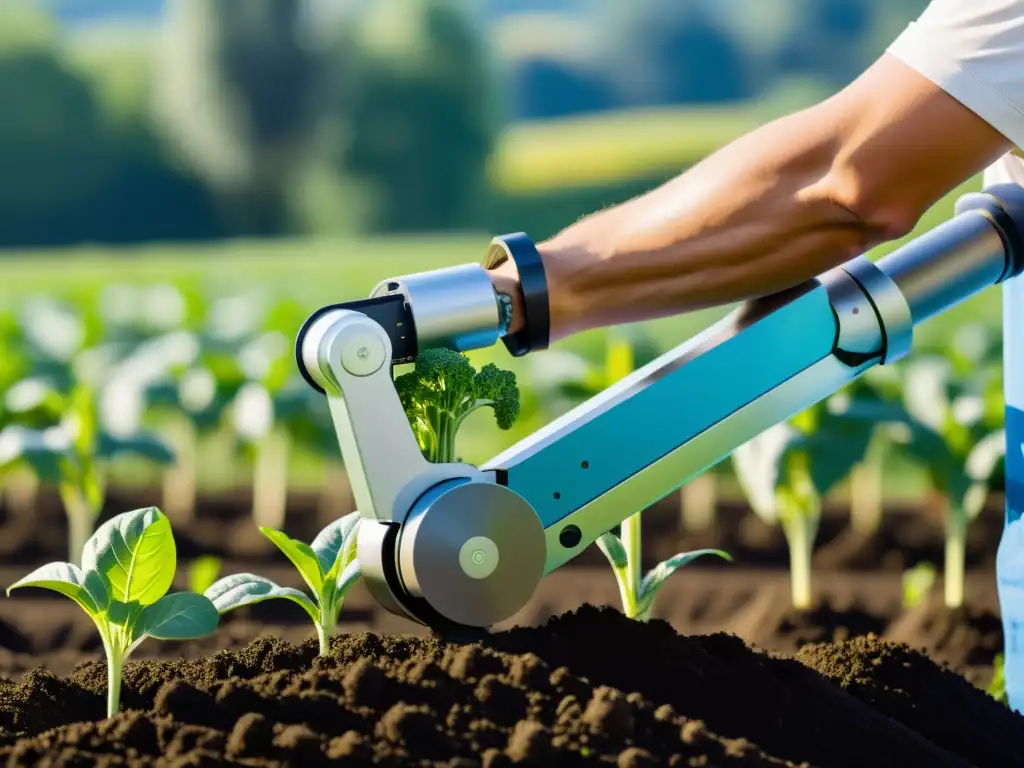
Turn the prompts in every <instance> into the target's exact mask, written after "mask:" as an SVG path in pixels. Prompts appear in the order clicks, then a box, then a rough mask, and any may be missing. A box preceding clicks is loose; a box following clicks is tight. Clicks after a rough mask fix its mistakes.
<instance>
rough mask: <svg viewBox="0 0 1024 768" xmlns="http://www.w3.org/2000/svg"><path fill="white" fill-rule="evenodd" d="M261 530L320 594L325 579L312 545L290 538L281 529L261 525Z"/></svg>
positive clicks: (311, 587)
mask: <svg viewBox="0 0 1024 768" xmlns="http://www.w3.org/2000/svg"><path fill="white" fill-rule="evenodd" d="M260 531H261V532H262V533H263V535H264V536H266V537H267V538H268V539H270V540H271V541H272V542H273V543H274V545H275V546H276V547H277V548H278V549H280V550H281V551H282V552H283V553H284V554H285V557H287V558H288V559H289V560H291V561H292V565H294V566H295V567H296V568H297V569H298V571H299V573H300V574H301V575H302V578H303V579H304V580H305V582H306V584H308V585H309V588H310V589H311V590H313V594H316V595H319V594H320V593H321V592H322V591H323V584H324V580H323V576H321V575H320V561H319V560H318V559H317V556H316V553H315V552H314V551H313V550H312V549H311V548H310V546H309V545H308V544H304V543H303V542H301V541H298V540H297V539H292V538H290V537H289V536H288V535H287V534H285V533H282V532H281V531H275V530H273V529H271V528H264V527H263V526H260Z"/></svg>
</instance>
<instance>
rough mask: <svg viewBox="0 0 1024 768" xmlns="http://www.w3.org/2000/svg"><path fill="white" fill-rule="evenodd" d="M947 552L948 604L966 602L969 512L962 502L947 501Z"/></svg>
mask: <svg viewBox="0 0 1024 768" xmlns="http://www.w3.org/2000/svg"><path fill="white" fill-rule="evenodd" d="M945 512H946V553H945V564H944V569H945V574H944V579H943V581H944V590H945V598H946V606H947V607H948V608H959V607H961V606H962V605H963V604H964V580H965V570H966V560H967V514H966V513H965V511H964V508H963V506H962V505H960V504H952V503H950V502H949V501H948V500H947V501H946V510H945Z"/></svg>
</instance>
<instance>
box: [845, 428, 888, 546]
mask: <svg viewBox="0 0 1024 768" xmlns="http://www.w3.org/2000/svg"><path fill="white" fill-rule="evenodd" d="M884 466H885V445H884V443H883V442H882V441H881V440H876V441H875V443H874V444H873V445H872V446H871V448H869V450H868V455H867V456H866V457H865V459H864V461H863V462H861V463H860V464H858V465H857V466H856V467H854V469H853V472H852V473H851V477H850V527H851V528H852V529H853V530H854V532H855V533H858V534H860V535H861V536H869V535H871V534H872V533H874V532H875V531H876V530H877V529H878V526H879V524H880V523H881V520H882V503H883V499H882V479H883V475H884Z"/></svg>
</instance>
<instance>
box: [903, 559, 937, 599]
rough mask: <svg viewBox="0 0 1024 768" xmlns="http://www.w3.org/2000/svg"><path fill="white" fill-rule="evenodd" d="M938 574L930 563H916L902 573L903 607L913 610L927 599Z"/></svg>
mask: <svg viewBox="0 0 1024 768" xmlns="http://www.w3.org/2000/svg"><path fill="white" fill-rule="evenodd" d="M937 576H938V573H937V572H936V570H935V566H934V565H932V564H931V563H918V564H917V565H915V566H914V567H913V568H908V569H907V570H906V571H904V573H903V578H902V585H903V607H904V608H905V609H906V610H908V611H909V610H913V609H914V608H916V607H917V606H919V605H920V604H921V603H923V602H924V599H925V598H926V597H928V593H929V592H931V591H932V587H933V586H934V584H935V579H936V578H937Z"/></svg>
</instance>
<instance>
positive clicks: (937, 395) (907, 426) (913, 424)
mask: <svg viewBox="0 0 1024 768" xmlns="http://www.w3.org/2000/svg"><path fill="white" fill-rule="evenodd" d="M904 408H905V410H903V412H902V414H901V418H900V419H899V420H893V421H894V425H893V427H892V428H891V433H892V435H893V440H894V441H895V442H896V444H897V445H898V446H899V447H900V448H901V449H902V450H903V451H905V453H906V454H907V455H908V456H909V458H910V459H911V460H912V461H914V462H915V463H916V464H918V465H919V466H921V467H922V468H923V469H924V470H925V476H926V478H927V481H928V484H929V487H930V490H931V494H930V498H931V499H932V501H933V502H934V503H935V505H936V507H935V511H936V512H937V513H938V514H939V515H941V516H942V518H943V521H944V524H945V535H946V546H945V560H944V563H943V569H944V574H943V588H944V593H945V601H946V605H947V606H948V607H950V608H958V607H960V606H961V605H963V601H964V576H965V574H964V570H965V564H966V562H965V561H966V550H967V529H968V526H969V524H970V523H971V521H973V520H974V519H975V518H976V517H977V516H978V515H979V514H980V513H981V510H982V509H983V508H984V506H985V503H986V501H987V500H988V497H989V495H990V492H991V490H992V488H993V486H994V485H995V484H996V483H997V479H998V477H999V475H1000V473H1001V470H1002V467H1003V465H1004V461H1005V452H1006V444H1005V443H1006V439H1005V431H1004V422H1003V409H1002V381H1001V377H1000V376H999V374H998V372H997V371H996V370H994V369H993V368H985V367H983V368H979V367H976V366H974V365H971V364H969V363H965V362H963V361H959V360H958V359H957V358H956V357H955V356H953V355H947V356H942V357H939V356H923V357H921V358H917V359H915V360H914V361H913V362H912V363H911V364H910V365H909V366H908V367H907V370H906V378H905V394H904Z"/></svg>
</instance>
